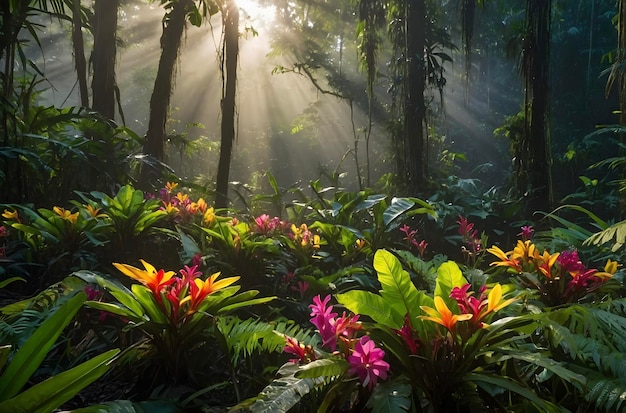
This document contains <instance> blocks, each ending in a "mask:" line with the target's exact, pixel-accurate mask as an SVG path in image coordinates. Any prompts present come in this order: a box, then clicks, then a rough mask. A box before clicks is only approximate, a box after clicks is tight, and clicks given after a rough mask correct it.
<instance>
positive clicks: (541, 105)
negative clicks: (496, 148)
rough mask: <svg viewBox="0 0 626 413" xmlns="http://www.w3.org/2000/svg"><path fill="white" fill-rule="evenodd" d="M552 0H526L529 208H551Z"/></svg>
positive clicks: (525, 68) (525, 67)
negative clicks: (550, 69) (550, 81)
mask: <svg viewBox="0 0 626 413" xmlns="http://www.w3.org/2000/svg"><path fill="white" fill-rule="evenodd" d="M551 3H552V2H551V0H527V6H526V13H527V17H526V20H527V28H526V38H527V40H526V42H525V45H524V58H523V65H524V66H523V70H524V77H525V86H526V94H525V115H526V116H525V128H524V132H525V133H524V134H525V137H524V140H525V142H524V152H525V153H526V154H527V157H526V162H525V168H526V169H525V174H526V176H527V177H528V185H527V192H528V201H527V212H528V213H530V214H532V213H533V212H535V211H546V212H547V211H550V210H551V208H552V182H551V181H552V174H551V157H550V134H549V128H548V125H549V111H550V107H549V61H550V20H551V19H550V12H551Z"/></svg>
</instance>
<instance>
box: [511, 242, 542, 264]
mask: <svg viewBox="0 0 626 413" xmlns="http://www.w3.org/2000/svg"><path fill="white" fill-rule="evenodd" d="M537 254H538V251H537V248H536V247H535V244H533V243H532V242H530V240H526V241H522V240H518V241H517V245H516V246H515V248H513V251H512V252H511V259H517V258H519V259H521V260H522V261H525V262H528V261H530V260H532V259H534V258H535V257H536V255H537Z"/></svg>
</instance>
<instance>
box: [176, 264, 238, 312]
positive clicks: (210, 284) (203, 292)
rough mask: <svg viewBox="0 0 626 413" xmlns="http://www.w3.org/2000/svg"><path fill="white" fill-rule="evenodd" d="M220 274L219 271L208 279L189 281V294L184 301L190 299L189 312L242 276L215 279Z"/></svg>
mask: <svg viewBox="0 0 626 413" xmlns="http://www.w3.org/2000/svg"><path fill="white" fill-rule="evenodd" d="M219 276H220V273H219V272H216V273H215V274H213V275H211V276H210V277H209V278H207V280H206V281H204V280H201V279H200V278H196V279H195V280H193V281H194V282H192V283H189V295H188V296H187V297H185V299H183V301H181V303H182V302H186V301H190V305H189V312H195V311H196V310H197V309H198V307H199V306H200V304H201V303H202V301H204V299H205V298H207V297H208V296H209V295H210V294H212V293H214V292H215V291H218V290H221V289H222V288H226V287H228V286H229V285H231V284H232V283H234V282H236V281H238V280H239V278H240V277H238V276H237V277H228V278H224V279H221V280H219V281H215V280H216V279H217V277H219Z"/></svg>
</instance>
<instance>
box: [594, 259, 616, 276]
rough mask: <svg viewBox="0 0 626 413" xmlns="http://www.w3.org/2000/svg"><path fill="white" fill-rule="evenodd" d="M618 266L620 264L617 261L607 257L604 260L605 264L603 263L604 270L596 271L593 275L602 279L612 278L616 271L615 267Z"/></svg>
mask: <svg viewBox="0 0 626 413" xmlns="http://www.w3.org/2000/svg"><path fill="white" fill-rule="evenodd" d="M620 266H621V264H619V263H618V262H617V261H611V259H610V258H609V259H608V260H606V264H604V271H601V272H597V273H595V274H593V275H595V276H596V277H600V278H602V279H608V278H613V274H615V273H616V272H617V267H620Z"/></svg>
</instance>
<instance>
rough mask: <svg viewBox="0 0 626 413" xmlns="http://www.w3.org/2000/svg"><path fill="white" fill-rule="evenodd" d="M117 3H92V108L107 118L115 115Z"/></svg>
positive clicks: (116, 0) (110, 0)
mask: <svg viewBox="0 0 626 413" xmlns="http://www.w3.org/2000/svg"><path fill="white" fill-rule="evenodd" d="M75 1H77V0H75ZM119 5H120V0H96V2H95V3H94V23H93V26H94V53H93V54H92V61H93V63H92V64H93V78H92V82H91V88H92V91H93V104H92V108H93V110H95V111H96V112H99V113H100V114H101V115H103V116H105V117H107V118H109V119H114V118H115V89H116V82H115V57H116V53H117V47H116V33H117V11H118V8H119ZM81 40H82V37H81ZM75 46H76V45H75ZM77 70H78V68H77ZM79 79H80V74H79ZM81 94H82V92H81Z"/></svg>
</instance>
